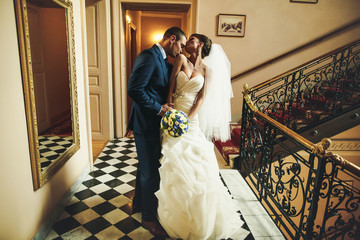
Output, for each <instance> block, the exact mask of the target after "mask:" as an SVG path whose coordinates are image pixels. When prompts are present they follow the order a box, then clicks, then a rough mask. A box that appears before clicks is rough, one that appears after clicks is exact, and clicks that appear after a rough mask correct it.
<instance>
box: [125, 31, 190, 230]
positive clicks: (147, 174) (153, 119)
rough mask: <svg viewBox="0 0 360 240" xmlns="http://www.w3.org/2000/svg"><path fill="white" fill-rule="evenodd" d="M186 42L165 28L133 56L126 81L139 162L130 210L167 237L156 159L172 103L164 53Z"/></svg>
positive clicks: (173, 52) (179, 48) (178, 50)
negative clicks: (162, 123) (160, 210)
mask: <svg viewBox="0 0 360 240" xmlns="http://www.w3.org/2000/svg"><path fill="white" fill-rule="evenodd" d="M185 44H186V35H185V33H184V32H183V31H182V30H181V29H180V28H178V27H172V28H169V29H168V30H166V32H165V33H164V36H163V39H162V40H161V41H160V42H159V43H156V44H155V45H154V46H153V47H152V48H149V49H146V50H144V51H142V52H141V53H140V54H139V56H138V57H137V58H136V61H135V63H134V67H133V69H132V73H131V75H130V79H129V83H128V90H127V92H128V95H129V96H130V97H131V98H132V100H133V106H132V109H131V114H130V120H129V126H128V128H129V129H130V130H133V132H134V137H135V144H136V151H137V154H138V160H139V165H138V169H137V176H136V186H135V196H134V200H133V212H136V211H142V226H143V227H144V228H146V229H148V230H149V231H150V232H151V233H152V234H153V235H155V236H160V237H166V236H167V234H166V232H165V230H164V229H163V228H162V227H161V225H160V223H159V222H158V220H157V206H158V201H157V198H156V196H155V194H154V193H155V192H156V191H157V190H158V189H159V182H160V177H159V171H158V168H159V167H160V163H159V159H160V156H161V142H160V120H161V116H163V115H164V113H165V112H167V111H168V110H170V109H171V106H172V104H168V103H166V99H167V95H168V90H169V77H170V71H171V69H170V68H169V63H168V61H167V55H170V56H171V57H176V56H177V55H179V54H180V53H181V52H182V49H183V48H184V47H185Z"/></svg>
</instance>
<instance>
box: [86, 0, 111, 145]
mask: <svg viewBox="0 0 360 240" xmlns="http://www.w3.org/2000/svg"><path fill="white" fill-rule="evenodd" d="M85 3H86V32H87V48H88V54H87V55H88V68H89V91H90V117H91V132H92V139H93V140H109V139H110V136H111V133H110V129H111V127H110V123H111V121H110V115H111V112H112V110H111V108H110V106H111V104H110V96H111V94H110V90H109V89H110V87H109V84H111V80H110V76H109V75H110V74H109V70H108V64H109V62H108V47H109V46H108V45H107V44H108V39H107V38H108V37H107V36H108V34H107V26H106V0H100V1H99V0H97V1H94V0H86V2H85Z"/></svg>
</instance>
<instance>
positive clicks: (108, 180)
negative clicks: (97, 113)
mask: <svg viewBox="0 0 360 240" xmlns="http://www.w3.org/2000/svg"><path fill="white" fill-rule="evenodd" d="M137 164H138V160H137V154H136V149H135V143H134V140H133V139H132V138H119V139H115V140H113V141H110V142H109V143H108V144H107V146H106V147H105V149H104V150H103V152H102V153H101V154H100V156H99V157H98V159H97V160H96V162H95V164H94V171H92V172H90V174H89V175H88V177H87V178H86V179H85V181H84V182H83V183H82V184H81V186H80V188H79V189H78V191H77V192H76V193H75V195H74V197H73V198H72V200H71V201H70V203H69V204H68V206H66V207H65V209H64V211H63V213H62V215H61V216H60V217H59V219H58V220H57V221H56V223H55V224H54V226H53V227H52V229H51V231H50V233H49V234H48V236H47V238H46V239H47V240H50V239H56V240H58V239H76V240H77V239H88V240H92V239H106V240H110V239H121V240H123V239H124V240H125V239H126V240H127V239H129V240H131V239H133V240H147V239H154V240H155V239H158V238H155V237H154V236H153V235H151V234H150V232H148V231H147V230H146V229H144V228H143V227H142V226H141V214H140V213H135V214H132V199H133V197H134V188H135V177H136V170H137ZM242 220H243V221H244V219H243V218H242ZM244 222H245V221H244ZM242 228H245V229H246V230H248V231H249V228H248V227H247V224H246V223H245V224H244V225H243V226H242ZM245 239H246V240H250V239H254V238H253V236H252V234H251V233H249V235H248V236H247V237H246V238H245Z"/></svg>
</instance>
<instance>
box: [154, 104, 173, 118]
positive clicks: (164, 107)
mask: <svg viewBox="0 0 360 240" xmlns="http://www.w3.org/2000/svg"><path fill="white" fill-rule="evenodd" d="M173 106H174V104H173V103H165V104H164V105H162V106H161V110H160V112H159V113H158V115H160V116H164V114H165V113H166V112H167V111H169V110H171V109H172V107H173Z"/></svg>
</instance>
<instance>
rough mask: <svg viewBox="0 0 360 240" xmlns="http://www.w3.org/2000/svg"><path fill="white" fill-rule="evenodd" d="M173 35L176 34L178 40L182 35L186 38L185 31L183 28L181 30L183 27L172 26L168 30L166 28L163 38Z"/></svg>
mask: <svg viewBox="0 0 360 240" xmlns="http://www.w3.org/2000/svg"><path fill="white" fill-rule="evenodd" d="M172 35H175V37H176V41H179V40H180V39H181V37H182V36H184V37H185V38H186V34H185V33H184V31H183V30H181V28H179V27H171V28H169V29H168V30H166V32H165V33H164V36H163V40H166V39H168V38H170V37H171V36H172Z"/></svg>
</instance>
